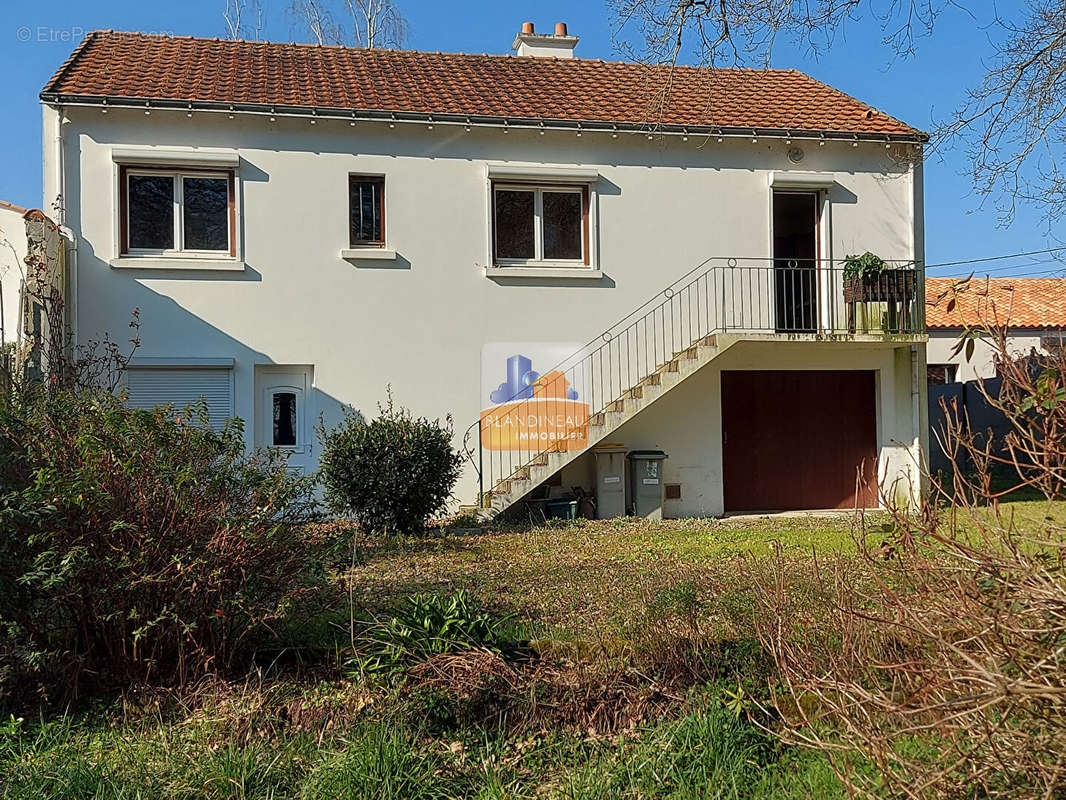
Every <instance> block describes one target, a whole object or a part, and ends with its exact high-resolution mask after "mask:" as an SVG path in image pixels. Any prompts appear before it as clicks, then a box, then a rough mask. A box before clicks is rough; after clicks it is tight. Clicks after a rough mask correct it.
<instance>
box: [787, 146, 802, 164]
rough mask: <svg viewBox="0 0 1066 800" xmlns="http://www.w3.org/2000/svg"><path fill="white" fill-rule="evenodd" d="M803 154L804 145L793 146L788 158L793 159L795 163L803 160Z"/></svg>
mask: <svg viewBox="0 0 1066 800" xmlns="http://www.w3.org/2000/svg"><path fill="white" fill-rule="evenodd" d="M803 155H804V153H803V148H802V147H793V148H790V149H789V151H788V160H789V161H791V162H792V163H793V164H798V163H800V162H801V161H802V160H803Z"/></svg>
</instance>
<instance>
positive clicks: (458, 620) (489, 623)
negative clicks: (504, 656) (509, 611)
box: [357, 589, 517, 673]
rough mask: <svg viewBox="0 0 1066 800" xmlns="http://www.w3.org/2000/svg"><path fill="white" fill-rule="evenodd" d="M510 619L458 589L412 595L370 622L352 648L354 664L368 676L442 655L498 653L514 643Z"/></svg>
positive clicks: (511, 617) (397, 669)
mask: <svg viewBox="0 0 1066 800" xmlns="http://www.w3.org/2000/svg"><path fill="white" fill-rule="evenodd" d="M513 620H514V618H513V615H506V616H494V615H493V614H490V613H488V612H487V611H482V610H480V609H478V608H477V607H476V606H475V605H474V603H473V601H472V600H471V598H470V596H469V595H468V594H467V593H466V592H465V591H463V590H461V589H460V590H458V591H456V592H455V593H453V594H451V595H447V596H445V595H439V594H416V595H412V596H411V597H409V598H408V599H407V601H406V602H405V603H404V604H403V605H402V606H400V607H399V608H398V609H396V610H395V612H393V614H392V616H390V617H388V618H386V619H381V620H375V621H374V622H372V623H370V624H369V625H368V626H367V627H366V630H365V631H364V633H363V635H362V637H361V638H360V639H359V641H358V642H357V644H359V645H360V646H361V650H362V653H361V658H360V659H359V662H358V665H359V667H360V668H361V669H363V670H364V671H367V672H382V673H394V672H398V671H400V670H402V669H403V668H405V667H406V666H409V665H411V664H414V663H417V662H420V661H425V660H426V659H428V658H431V657H432V656H435V655H439V654H441V653H451V652H456V651H459V650H467V649H470V648H482V649H486V650H491V651H493V652H497V653H501V652H504V651H507V650H510V649H512V648H514V647H515V646H516V645H517V642H516V637H515V626H514V622H513Z"/></svg>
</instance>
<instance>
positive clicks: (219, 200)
mask: <svg viewBox="0 0 1066 800" xmlns="http://www.w3.org/2000/svg"><path fill="white" fill-rule="evenodd" d="M120 184H121V187H120V188H121V195H120V199H121V203H120V206H121V208H120V212H121V228H122V231H121V233H122V254H123V255H130V256H137V255H146V256H151V255H172V254H180V255H187V256H206V257H215V258H217V257H219V256H235V255H236V244H235V241H234V239H235V233H236V214H235V204H234V177H233V171H232V170H204V169H156V168H150V167H143V168H142V167H132V166H131V167H122V168H121V169H120Z"/></svg>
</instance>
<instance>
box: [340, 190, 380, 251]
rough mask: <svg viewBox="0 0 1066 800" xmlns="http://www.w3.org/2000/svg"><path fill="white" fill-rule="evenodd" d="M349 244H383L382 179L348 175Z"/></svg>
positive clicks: (353, 245) (356, 245) (355, 245)
mask: <svg viewBox="0 0 1066 800" xmlns="http://www.w3.org/2000/svg"><path fill="white" fill-rule="evenodd" d="M348 219H349V225H348V227H349V231H350V232H349V243H350V244H351V246H352V247H359V246H366V245H373V246H377V247H383V246H384V245H385V179H384V178H383V177H381V176H373V175H349V176H348Z"/></svg>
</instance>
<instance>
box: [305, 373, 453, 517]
mask: <svg viewBox="0 0 1066 800" xmlns="http://www.w3.org/2000/svg"><path fill="white" fill-rule="evenodd" d="M319 437H320V438H321V439H322V444H323V451H322V462H321V463H322V480H323V483H324V484H325V487H326V497H327V499H328V500H329V502H330V505H331V506H332V507H333V508H334V509H335V510H336V511H338V512H341V513H346V514H350V515H351V516H352V517H354V518H355V520H356V521H357V522H358V523H359V524H360V525H361V526H362V527H363V529H364V530H366V531H372V532H386V533H417V532H419V531H421V530H423V529H424V527H425V523H426V521H427V520H428V519H429V518H430V517H431V516H432V515H434V514H437V513H440V512H441V511H443V510H444V508H445V507H446V505H447V502H448V499H449V498H450V497H451V493H452V489H453V488H454V487H455V482H456V481H457V480H458V479H459V470H460V467H461V465H462V456H461V455H460V454H459V453H458V452H457V451H456V450H455V449H454V448H453V447H452V421H451V417H450V416H449V417H447V418H446V419H445V421H444V422H443V423H442V422H441V421H440V420H439V419H435V420H429V419H426V418H424V417H418V418H416V417H414V416H413V415H412V414H411V412H410V411H408V410H407V409H405V408H398V407H396V406H394V405H393V401H392V394H391V392H390V393H389V396H388V400H387V402H386V404H385V405H384V406H381V407H379V414H378V417H377V419H374V420H371V421H370V422H365V421H364V420H363V418H362V416H361V415H359V414H358V413H356V412H354V411H349V412H348V413H347V414H346V415H345V418H344V420H343V421H342V422H341V423H340V424H339V425H338V426H337V427H336V428H333V429H332V430H328V429H326V428H325V426H324V425H320V426H319Z"/></svg>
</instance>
